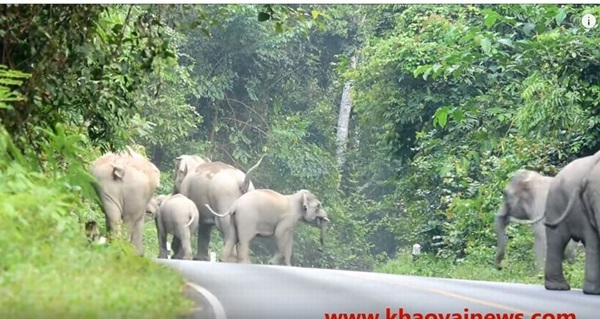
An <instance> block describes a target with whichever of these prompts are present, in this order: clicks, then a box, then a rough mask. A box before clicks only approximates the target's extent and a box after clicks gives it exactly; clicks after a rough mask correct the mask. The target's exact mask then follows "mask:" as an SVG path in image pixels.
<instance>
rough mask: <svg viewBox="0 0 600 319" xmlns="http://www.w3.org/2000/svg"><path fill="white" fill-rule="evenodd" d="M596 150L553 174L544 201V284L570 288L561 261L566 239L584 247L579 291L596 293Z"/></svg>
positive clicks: (599, 236) (599, 245) (599, 283)
mask: <svg viewBox="0 0 600 319" xmlns="http://www.w3.org/2000/svg"><path fill="white" fill-rule="evenodd" d="M599 160H600V152H597V153H596V154H594V155H591V156H586V157H582V158H579V159H576V160H574V161H572V162H571V163H569V164H567V165H566V166H565V167H563V169H561V170H560V172H559V173H558V174H557V175H556V177H555V178H554V180H553V181H552V183H551V184H550V189H549V190H548V199H547V200H546V211H545V218H546V221H545V222H544V224H545V225H546V237H547V240H548V246H547V251H546V255H547V258H546V269H545V287H546V289H547V290H570V289H571V287H570V286H569V283H568V282H567V280H566V279H565V276H564V272H563V267H562V260H563V252H564V248H565V246H566V245H567V242H568V241H569V240H570V239H574V240H577V241H581V242H582V243H583V245H584V247H585V275H584V278H585V280H584V283H583V293H584V294H590V295H600V231H599V229H598V226H599V225H598V222H599V221H600V200H599V199H600V198H599V197H598V196H600V195H599V194H600V166H599V165H597V164H598V161H599Z"/></svg>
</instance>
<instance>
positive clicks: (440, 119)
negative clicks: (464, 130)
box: [434, 107, 448, 127]
mask: <svg viewBox="0 0 600 319" xmlns="http://www.w3.org/2000/svg"><path fill="white" fill-rule="evenodd" d="M447 121H448V112H447V108H446V107H443V108H441V109H438V110H437V111H436V112H435V115H434V123H436V122H437V123H438V124H439V125H440V126H441V127H444V126H446V123H447Z"/></svg>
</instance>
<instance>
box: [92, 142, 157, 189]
mask: <svg viewBox="0 0 600 319" xmlns="http://www.w3.org/2000/svg"><path fill="white" fill-rule="evenodd" d="M115 167H118V168H121V169H122V170H123V171H124V172H125V175H124V178H127V177H125V176H127V175H130V176H131V175H138V174H139V175H142V176H143V177H145V179H147V183H146V185H148V191H150V193H154V191H155V190H156V189H157V188H158V187H159V186H160V170H159V169H158V167H156V165H154V164H153V163H152V162H150V160H148V159H147V158H146V157H144V156H143V155H141V154H139V153H136V152H133V151H131V154H128V153H126V152H120V153H112V152H109V153H106V154H104V155H102V156H101V157H100V158H98V159H97V160H96V161H94V162H93V163H92V174H93V175H94V176H95V177H96V178H98V179H102V178H103V177H104V176H107V175H106V174H107V173H108V174H111V173H112V170H113V169H114V168H115Z"/></svg>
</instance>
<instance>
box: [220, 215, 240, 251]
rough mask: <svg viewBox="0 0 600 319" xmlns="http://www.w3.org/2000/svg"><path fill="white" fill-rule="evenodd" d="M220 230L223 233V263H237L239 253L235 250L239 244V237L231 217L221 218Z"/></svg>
mask: <svg viewBox="0 0 600 319" xmlns="http://www.w3.org/2000/svg"><path fill="white" fill-rule="evenodd" d="M218 223H219V228H220V229H221V231H222V233H223V242H224V245H223V251H222V253H221V261H222V262H236V261H237V251H236V249H235V243H236V242H237V235H236V233H235V229H234V228H233V225H232V220H231V216H227V217H224V218H220V219H219V220H218Z"/></svg>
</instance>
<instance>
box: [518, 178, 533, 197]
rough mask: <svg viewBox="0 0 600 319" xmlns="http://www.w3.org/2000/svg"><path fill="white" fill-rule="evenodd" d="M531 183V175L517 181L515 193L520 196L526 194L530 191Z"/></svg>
mask: <svg viewBox="0 0 600 319" xmlns="http://www.w3.org/2000/svg"><path fill="white" fill-rule="evenodd" d="M532 181H533V174H531V173H528V174H527V175H525V177H523V179H522V180H520V181H519V183H518V184H517V185H518V189H517V193H518V194H520V195H522V194H523V193H524V192H527V191H529V190H530V189H531V182H532Z"/></svg>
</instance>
